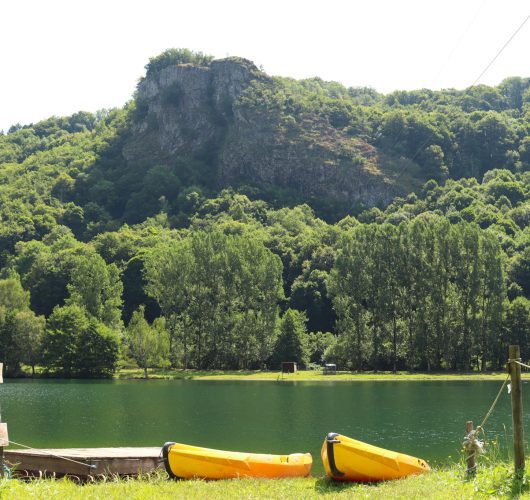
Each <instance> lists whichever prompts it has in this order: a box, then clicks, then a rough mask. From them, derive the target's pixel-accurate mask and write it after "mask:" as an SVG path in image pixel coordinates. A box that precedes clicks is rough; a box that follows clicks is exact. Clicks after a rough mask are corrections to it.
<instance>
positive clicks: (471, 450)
mask: <svg viewBox="0 0 530 500" xmlns="http://www.w3.org/2000/svg"><path fill="white" fill-rule="evenodd" d="M472 431H473V421H472V420H468V421H467V422H466V436H469V433H470V432H472ZM466 453H467V458H466V463H467V473H468V474H474V473H475V472H476V468H477V463H476V461H475V459H476V456H477V450H476V449H475V447H474V446H471V443H470V446H468V448H467V450H466Z"/></svg>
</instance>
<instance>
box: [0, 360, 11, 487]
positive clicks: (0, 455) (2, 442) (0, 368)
mask: <svg viewBox="0 0 530 500" xmlns="http://www.w3.org/2000/svg"><path fill="white" fill-rule="evenodd" d="M3 383H4V363H0V384H3ZM1 410H2V408H1V407H0V412H1ZM1 422H2V415H1V413H0V477H4V446H7V445H8V444H9V438H8V436H7V424H2V423H1Z"/></svg>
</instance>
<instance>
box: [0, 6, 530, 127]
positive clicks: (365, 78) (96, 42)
mask: <svg viewBox="0 0 530 500" xmlns="http://www.w3.org/2000/svg"><path fill="white" fill-rule="evenodd" d="M529 14H530V2H528V0H444V1H436V2H435V1H432V0H431V1H429V0H399V1H398V0H362V1H357V0H350V1H348V0H267V1H264V0H261V1H253V0H241V1H240V0H217V1H215V0H189V1H182V0H173V1H170V0H149V1H140V0H128V1H126V0H3V1H1V4H0V47H1V49H0V130H2V129H4V130H7V128H9V126H10V125H12V124H14V123H17V122H20V123H22V124H27V123H30V122H35V121H38V120H41V119H43V118H47V117H49V116H51V115H69V114H72V113H74V112H76V111H79V110H86V111H96V110H98V109H101V108H109V107H115V106H122V105H123V104H124V103H125V102H126V101H127V100H128V99H130V97H131V95H132V93H133V91H134V88H135V85H136V81H137V79H138V78H139V77H140V76H141V75H142V74H143V73H144V65H145V64H146V63H147V61H148V59H149V57H152V56H154V55H157V54H159V53H160V52H162V51H163V50H165V49H166V48H170V47H187V48H190V49H192V50H196V51H203V52H206V53H209V54H213V55H214V56H216V57H225V56H227V55H238V56H242V57H246V58H247V59H251V60H252V61H254V62H255V63H256V64H257V65H262V66H263V67H264V69H265V71H266V72H267V73H269V74H271V75H283V76H292V77H295V78H305V77H310V76H320V77H321V78H323V79H326V80H336V81H339V82H341V83H343V84H345V85H347V86H369V87H373V88H375V89H377V90H378V91H381V92H385V93H386V92H390V91H392V90H395V89H416V88H422V87H427V88H432V89H438V88H448V87H455V88H464V87H468V86H469V85H471V84H472V83H473V82H474V81H475V79H476V78H477V77H478V76H479V74H480V73H481V72H482V70H483V69H484V68H485V67H486V66H487V65H488V63H489V62H490V61H491V59H492V58H493V57H494V56H495V54H496V53H497V52H498V51H499V49H500V48H501V47H502V46H503V44H504V43H505V42H506V41H507V40H508V39H509V38H510V36H511V35H512V34H513V33H514V32H515V30H516V29H517V28H518V27H519V25H520V24H521V23H522V22H523V21H524V19H525V18H526V17H527V16H528V15H529ZM508 76H530V21H528V23H526V25H525V26H524V27H523V29H522V30H521V31H520V32H519V33H518V35H517V36H516V37H515V38H514V40H513V41H512V42H511V44H510V45H509V46H508V47H507V49H506V50H505V51H504V52H503V54H502V55H501V56H500V57H499V59H498V60H497V61H496V62H495V64H494V65H493V66H492V67H491V69H490V70H489V71H488V72H487V73H486V74H485V75H484V77H483V78H481V80H480V81H479V83H485V84H490V85H496V84H498V83H499V82H500V81H501V80H503V79H504V78H506V77H508Z"/></svg>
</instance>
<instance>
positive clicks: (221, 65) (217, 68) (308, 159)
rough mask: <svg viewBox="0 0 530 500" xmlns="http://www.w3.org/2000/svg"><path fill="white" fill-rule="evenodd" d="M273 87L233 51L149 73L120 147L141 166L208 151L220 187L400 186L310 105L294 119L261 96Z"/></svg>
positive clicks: (300, 190) (387, 193)
mask: <svg viewBox="0 0 530 500" xmlns="http://www.w3.org/2000/svg"><path fill="white" fill-rule="evenodd" d="M273 86H274V82H273V80H272V79H270V78H269V77H268V76H267V75H265V74H264V73H263V72H260V71H259V70H258V69H257V68H256V67H255V66H254V64H253V63H252V62H250V61H247V60H245V59H240V58H227V59H220V60H215V61H212V62H211V63H210V64H209V65H208V66H195V65H191V64H180V65H170V66H168V67H165V68H162V69H160V70H158V71H156V72H154V73H153V74H149V73H148V75H147V76H146V78H145V79H144V80H143V81H142V82H141V83H140V84H139V86H138V93H137V113H136V122H135V125H134V127H133V131H132V135H131V138H130V140H129V141H128V142H127V144H126V146H125V148H124V151H123V154H124V156H125V158H126V159H127V161H128V162H146V164H155V163H163V164H169V165H171V164H174V163H175V162H176V161H177V160H179V159H182V158H194V157H198V156H200V157H201V158H206V159H207V161H208V162H210V163H211V166H212V172H214V174H213V175H215V177H216V179H215V182H216V184H217V186H218V187H220V188H221V187H226V186H231V185H240V184H250V185H256V186H260V185H267V186H269V187H277V188H282V189H288V190H292V191H293V192H296V193H297V194H299V195H300V197H301V198H302V199H304V198H306V199H307V200H310V199H314V198H318V197H323V198H329V199H332V200H336V201H338V202H340V203H343V204H346V205H352V206H354V205H358V204H359V203H362V204H366V205H376V204H379V203H381V204H386V203H388V202H389V201H390V200H391V199H392V198H393V197H394V196H396V195H397V194H400V191H401V190H400V189H399V185H398V184H397V183H396V182H395V181H394V180H393V179H392V176H391V175H389V174H388V173H387V172H385V171H384V170H383V168H382V167H381V160H380V154H379V153H378V151H377V150H376V149H375V148H374V147H373V146H371V145H369V144H367V143H366V142H365V141H363V140H361V139H359V138H355V137H350V136H347V135H345V134H344V133H343V132H342V131H340V130H337V129H335V128H333V127H332V126H331V125H330V124H329V123H328V122H327V121H326V120H325V119H323V118H322V117H320V116H317V115H315V113H310V112H308V113H305V114H304V113H301V114H298V115H297V116H296V118H295V117H293V116H290V115H288V114H286V113H285V112H282V110H279V109H275V108H274V106H267V104H266V103H264V101H266V99H262V98H261V97H262V96H263V97H265V96H266V95H267V93H268V92H271V91H272V90H273Z"/></svg>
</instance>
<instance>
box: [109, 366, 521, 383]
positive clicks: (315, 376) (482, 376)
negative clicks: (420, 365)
mask: <svg viewBox="0 0 530 500" xmlns="http://www.w3.org/2000/svg"><path fill="white" fill-rule="evenodd" d="M148 375H149V378H151V379H190V380H269V381H277V380H284V381H289V380H290V381H297V380H300V381H304V380H307V381H326V382H330V381H352V380H504V379H505V378H506V373H504V372H486V373H482V372H469V373H459V372H436V373H433V372H431V373H419V372H397V373H393V372H360V373H354V372H337V374H336V375H324V374H323V373H322V371H320V370H307V371H298V372H296V373H291V374H283V375H282V373H280V372H278V371H245V370H241V371H222V370H209V371H206V370H204V371H199V370H169V369H158V368H151V369H149V370H148ZM143 377H144V371H143V370H142V369H139V368H123V369H121V370H119V371H118V372H117V373H116V374H115V378H118V379H136V378H143ZM523 378H525V374H524V373H523ZM526 378H528V379H529V380H530V374H527V376H526Z"/></svg>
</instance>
